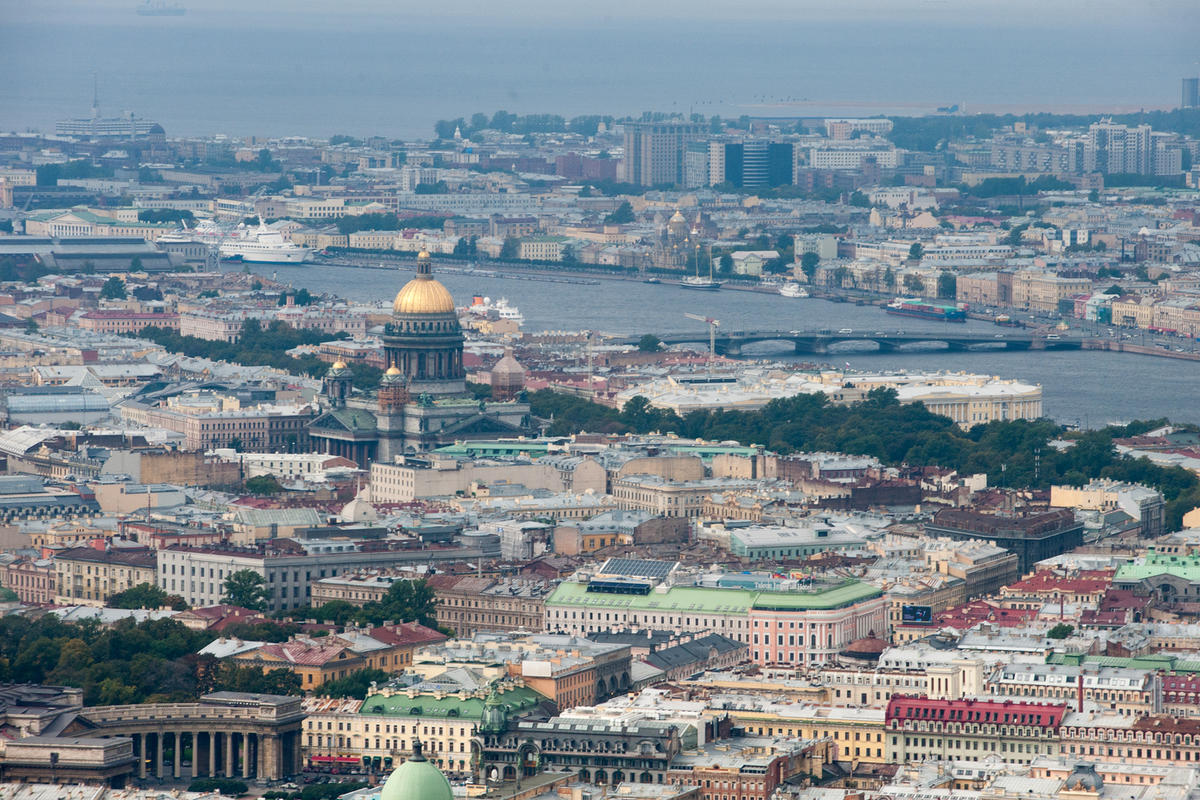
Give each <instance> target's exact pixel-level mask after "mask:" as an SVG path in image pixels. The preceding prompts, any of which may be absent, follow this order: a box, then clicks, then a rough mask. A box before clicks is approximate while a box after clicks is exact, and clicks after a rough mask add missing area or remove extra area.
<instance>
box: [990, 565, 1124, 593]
mask: <svg viewBox="0 0 1200 800" xmlns="http://www.w3.org/2000/svg"><path fill="white" fill-rule="evenodd" d="M1113 574H1114V571H1113V570H1081V571H1080V572H1078V573H1075V574H1072V575H1063V574H1061V573H1058V572H1055V571H1054V570H1051V569H1043V570H1039V571H1037V572H1035V573H1034V574H1033V575H1030V576H1028V577H1026V578H1023V579H1022V580H1019V581H1017V582H1016V583H1014V584H1011V585H1009V586H1008V587H1006V588H1007V590H1008V591H1009V592H1010V593H1011V592H1028V593H1031V594H1033V593H1040V592H1062V593H1071V594H1088V593H1093V592H1102V591H1104V590H1105V589H1107V588H1108V587H1109V586H1110V585H1111V584H1112V579H1113Z"/></svg>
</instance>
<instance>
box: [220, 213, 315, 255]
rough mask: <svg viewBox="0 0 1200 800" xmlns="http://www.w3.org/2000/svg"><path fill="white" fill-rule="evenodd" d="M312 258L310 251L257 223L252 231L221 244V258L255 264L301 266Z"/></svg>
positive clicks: (245, 231) (260, 222)
mask: <svg viewBox="0 0 1200 800" xmlns="http://www.w3.org/2000/svg"><path fill="white" fill-rule="evenodd" d="M311 256H312V250H311V249H310V248H307V247H303V246H301V245H298V244H296V243H295V242H292V241H288V240H287V239H284V238H283V234H282V233H280V232H279V231H277V230H275V229H274V228H269V227H267V226H266V225H264V224H263V222H262V220H261V219H260V220H259V221H258V227H257V228H255V229H253V230H243V232H242V235H241V236H238V237H237V238H234V239H229V240H226V241H224V242H221V258H224V259H227V260H230V261H245V262H248V263H255V264H302V263H304V262H305V261H308V259H309V258H310V257H311Z"/></svg>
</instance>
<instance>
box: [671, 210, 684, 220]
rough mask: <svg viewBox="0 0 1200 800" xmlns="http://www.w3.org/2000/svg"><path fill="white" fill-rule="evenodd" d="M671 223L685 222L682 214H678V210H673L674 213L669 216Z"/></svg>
mask: <svg viewBox="0 0 1200 800" xmlns="http://www.w3.org/2000/svg"><path fill="white" fill-rule="evenodd" d="M671 222H687V220H686V219H684V218H683V214H682V213H680V211H679V209H675V213H674V214H673V215H672V216H671Z"/></svg>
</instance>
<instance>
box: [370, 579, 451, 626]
mask: <svg viewBox="0 0 1200 800" xmlns="http://www.w3.org/2000/svg"><path fill="white" fill-rule="evenodd" d="M436 613H437V598H436V597H435V596H434V593H433V589H431V588H430V587H429V584H427V583H425V581H424V580H415V581H411V580H399V581H396V582H395V583H393V584H392V585H391V587H390V588H389V589H388V593H387V594H386V595H384V597H383V599H382V600H380V601H379V602H377V603H367V604H366V605H365V606H363V607H362V609H361V610H360V611H359V613H358V615H357V619H358V620H359V621H360V622H363V623H370V624H373V625H379V624H381V623H383V622H384V621H386V620H393V621H396V622H409V621H414V620H415V621H416V622H419V623H421V624H422V625H426V626H428V627H430V628H436V627H437V618H436Z"/></svg>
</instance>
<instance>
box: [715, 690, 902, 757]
mask: <svg viewBox="0 0 1200 800" xmlns="http://www.w3.org/2000/svg"><path fill="white" fill-rule="evenodd" d="M722 699H723V700H724V701H726V702H724V703H723V704H722V705H723V710H726V711H727V712H728V713H729V716H730V718H731V719H732V720H733V722H734V724H735V725H737V726H740V727H743V728H745V729H746V732H747V733H749V734H753V735H758V736H795V737H799V738H802V739H821V738H825V737H828V738H829V739H830V740H832V741H833V743H834V744H835V745H837V748H838V760H839V761H856V762H862V763H866V764H885V763H887V757H886V754H887V748H886V746H885V744H884V735H883V730H884V726H883V723H884V709H883V708H850V707H837V706H824V705H809V704H807V703H774V702H770V701H767V700H765V699H764V700H762V701H759V700H757V699H755V698H737V699H734V700H732V702H730V700H731V698H730V697H723V698H722ZM735 704H738V705H741V706H743V707H738V708H727V706H728V705H735Z"/></svg>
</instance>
